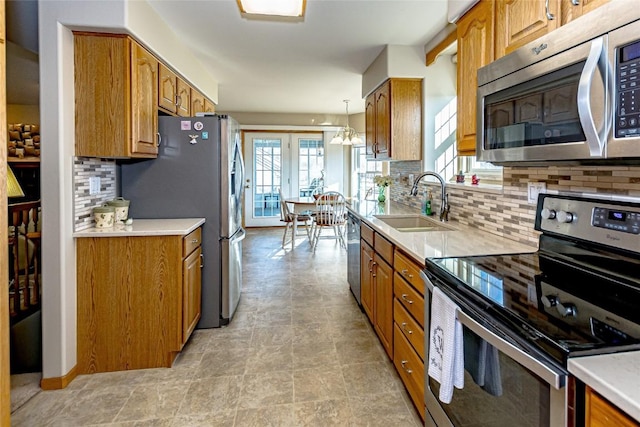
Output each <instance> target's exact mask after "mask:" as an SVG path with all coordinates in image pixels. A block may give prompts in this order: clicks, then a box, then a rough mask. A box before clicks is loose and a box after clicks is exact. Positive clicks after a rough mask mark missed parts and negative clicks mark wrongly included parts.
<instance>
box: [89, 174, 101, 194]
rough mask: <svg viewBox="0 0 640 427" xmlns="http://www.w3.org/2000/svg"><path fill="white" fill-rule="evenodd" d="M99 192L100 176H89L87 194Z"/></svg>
mask: <svg viewBox="0 0 640 427" xmlns="http://www.w3.org/2000/svg"><path fill="white" fill-rule="evenodd" d="M99 192H100V177H99V176H91V177H89V195H91V196H93V195H94V194H98V193H99Z"/></svg>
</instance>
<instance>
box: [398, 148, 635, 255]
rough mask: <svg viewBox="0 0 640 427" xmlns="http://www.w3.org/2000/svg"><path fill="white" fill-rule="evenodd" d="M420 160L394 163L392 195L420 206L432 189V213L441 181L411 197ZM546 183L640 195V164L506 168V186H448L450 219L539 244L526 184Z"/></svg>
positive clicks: (554, 189) (558, 189)
mask: <svg viewBox="0 0 640 427" xmlns="http://www.w3.org/2000/svg"><path fill="white" fill-rule="evenodd" d="M420 172H422V171H421V162H419V161H407V162H391V163H390V173H391V176H392V177H393V178H394V182H393V184H392V185H391V186H390V187H389V190H390V198H391V200H393V201H395V202H400V203H403V204H406V205H409V206H412V207H415V208H417V209H420V208H421V205H422V201H423V197H422V193H423V191H424V190H425V189H426V188H427V187H430V188H431V189H432V194H433V212H435V213H437V212H439V209H440V194H441V193H440V185H439V184H438V183H436V182H435V181H433V182H432V181H431V180H427V178H425V180H423V181H422V182H421V183H420V184H421V186H422V188H421V189H420V192H419V196H418V197H412V196H410V195H409V190H410V189H411V186H412V184H413V183H412V182H409V180H408V178H407V177H408V175H409V174H414V175H416V176H417V175H418V174H420ZM529 182H544V183H546V186H547V190H546V192H547V193H552V194H569V193H571V194H580V195H585V196H589V195H597V196H599V197H608V196H613V197H620V198H640V166H547V167H505V168H504V169H503V187H502V190H491V189H482V188H474V187H471V186H456V185H450V186H448V187H447V193H448V194H449V205H450V206H451V211H450V215H449V218H450V219H452V220H456V221H460V222H462V223H464V224H467V225H470V226H473V227H477V228H479V229H481V230H484V231H488V232H490V233H493V234H497V235H500V236H504V237H507V238H510V239H512V240H516V241H520V242H523V243H533V244H537V242H538V235H539V234H538V232H536V231H535V230H534V229H533V224H534V220H535V205H532V204H529V203H528V202H527V184H528V183H529Z"/></svg>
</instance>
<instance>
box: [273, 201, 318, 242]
mask: <svg viewBox="0 0 640 427" xmlns="http://www.w3.org/2000/svg"><path fill="white" fill-rule="evenodd" d="M278 193H279V195H280V221H282V222H284V223H285V227H284V233H283V235H282V247H283V248H284V247H285V245H286V244H287V234H288V233H289V230H291V246H292V247H293V246H295V238H296V236H295V230H294V227H293V225H294V221H295V222H296V223H297V225H300V224H302V225H304V228H305V231H306V233H307V239H309V242H311V227H310V225H309V221H311V216H309V215H307V214H301V213H295V212H291V211H290V210H289V205H288V204H287V202H285V200H284V196H283V195H282V190H281V189H278ZM296 228H297V227H296Z"/></svg>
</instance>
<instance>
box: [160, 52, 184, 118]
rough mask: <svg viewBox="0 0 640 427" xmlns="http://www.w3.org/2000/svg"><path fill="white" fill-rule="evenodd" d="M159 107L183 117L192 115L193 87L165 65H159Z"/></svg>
mask: <svg viewBox="0 0 640 427" xmlns="http://www.w3.org/2000/svg"><path fill="white" fill-rule="evenodd" d="M158 70H159V75H160V79H159V82H158V88H159V89H158V107H159V108H160V109H161V110H164V111H167V112H168V113H171V114H175V115H178V116H181V117H187V116H189V115H190V114H191V87H190V86H189V84H188V83H187V82H185V81H184V80H182V79H181V78H180V77H178V75H177V74H176V73H174V72H173V71H172V70H170V69H169V67H167V66H166V65H164V64H162V63H161V64H159V68H158Z"/></svg>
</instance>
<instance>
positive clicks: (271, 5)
mask: <svg viewBox="0 0 640 427" xmlns="http://www.w3.org/2000/svg"><path fill="white" fill-rule="evenodd" d="M237 1H238V7H240V12H242V13H243V14H248V15H272V16H290V17H294V18H301V17H303V16H304V10H305V7H306V5H307V0H237Z"/></svg>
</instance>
